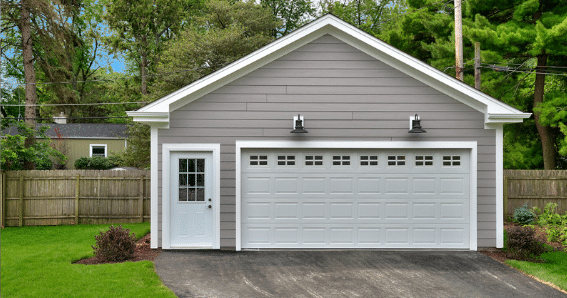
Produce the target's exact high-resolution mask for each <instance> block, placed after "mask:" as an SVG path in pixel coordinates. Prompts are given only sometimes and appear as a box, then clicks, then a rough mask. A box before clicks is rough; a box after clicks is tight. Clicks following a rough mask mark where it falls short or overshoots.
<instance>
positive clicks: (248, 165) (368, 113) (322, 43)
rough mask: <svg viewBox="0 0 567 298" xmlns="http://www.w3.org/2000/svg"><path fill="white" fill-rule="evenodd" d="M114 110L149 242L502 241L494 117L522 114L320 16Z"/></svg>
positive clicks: (237, 245)
mask: <svg viewBox="0 0 567 298" xmlns="http://www.w3.org/2000/svg"><path fill="white" fill-rule="evenodd" d="M298 114H300V115H301V116H300V117H299V118H300V119H299V120H301V119H303V120H304V122H303V123H298V124H304V127H305V130H307V131H308V133H295V132H297V131H301V127H295V125H296V120H297V118H298ZM416 114H418V115H419V118H420V119H421V127H422V129H423V130H425V131H426V132H422V133H408V131H409V130H410V128H412V127H411V123H412V120H414V119H415V115H416ZM128 115H130V116H132V117H134V120H135V121H138V122H142V123H146V124H149V125H151V127H152V129H151V138H152V139H151V141H152V143H151V155H152V164H151V171H152V178H151V179H152V180H151V185H152V193H151V202H152V203H151V208H152V209H151V223H152V225H151V233H152V240H151V241H152V242H151V247H152V248H157V247H163V248H164V249H193V248H201V249H203V248H209V249H219V248H220V249H236V250H241V249H263V248H290V249H291V248H299V249H301V248H404V249H405V248H430V249H444V248H449V249H468V250H477V249H478V248H479V247H502V246H503V206H502V204H503V203H502V191H503V186H502V179H503V167H502V154H503V153H502V142H503V125H504V124H505V123H514V122H522V121H523V119H525V118H527V117H529V116H530V114H529V113H523V112H521V111H519V110H517V109H515V108H513V107H510V106H508V105H506V104H504V103H502V102H500V101H498V100H496V99H494V98H492V97H490V96H488V95H487V94H485V93H482V92H480V91H478V90H475V89H474V88H471V87H470V86H468V85H466V84H464V83H462V82H460V81H458V80H456V79H454V78H452V77H450V76H448V75H446V74H444V73H443V72H440V71H438V70H437V69H435V68H433V67H431V66H429V65H427V64H425V63H424V62H422V61H419V60H417V59H415V58H413V57H411V56H410V55H408V54H406V53H403V52H401V51H399V50H397V49H395V48H393V47H392V46H390V45H388V44H386V43H384V42H382V41H380V40H378V39H376V38H375V37H373V36H371V35H369V34H366V33H365V32H363V31H361V30H359V29H357V28H355V27H354V26H351V25H349V24H347V23H345V22H343V21H341V20H340V19H338V18H336V17H334V16H331V15H327V16H324V17H322V18H320V19H318V20H316V21H314V22H312V23H310V24H308V25H306V26H304V27H302V28H300V29H298V30H296V31H295V32H293V33H291V34H289V35H287V36H285V37H282V38H280V39H278V40H276V41H274V42H273V43H271V44H269V45H267V46H265V47H263V48H261V49H259V50H257V51H255V52H253V53H251V54H250V55H248V56H246V57H244V58H242V59H240V60H238V61H236V62H234V63H232V64H230V65H228V66H227V67H225V68H223V69H221V70H219V71H217V72H215V73H213V74H211V75H209V76H207V77H204V78H202V79H200V80H198V81H196V82H194V83H192V84H190V85H188V86H186V87H184V88H182V89H179V90H178V91H176V92H174V93H172V94H169V95H167V96H165V97H163V98H161V99H159V100H157V101H155V102H153V103H151V104H149V105H147V106H145V107H143V108H141V109H139V110H137V111H132V112H128ZM415 124H417V123H415ZM296 128H297V130H296ZM292 129H293V130H294V131H292ZM290 131H291V132H290Z"/></svg>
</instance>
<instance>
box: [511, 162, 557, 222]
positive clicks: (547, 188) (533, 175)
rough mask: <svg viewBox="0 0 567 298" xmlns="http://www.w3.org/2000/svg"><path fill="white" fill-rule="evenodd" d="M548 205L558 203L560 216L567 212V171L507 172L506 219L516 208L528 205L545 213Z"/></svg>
mask: <svg viewBox="0 0 567 298" xmlns="http://www.w3.org/2000/svg"><path fill="white" fill-rule="evenodd" d="M548 203H556V204H557V211H558V212H559V214H565V212H567V171H565V170H505V171H504V218H505V219H507V218H509V217H511V216H513V214H514V210H515V209H516V208H519V207H521V206H522V205H524V204H528V207H529V208H532V207H538V208H539V209H540V210H542V211H543V208H545V205H547V204H548Z"/></svg>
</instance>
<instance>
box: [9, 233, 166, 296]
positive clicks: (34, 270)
mask: <svg viewBox="0 0 567 298" xmlns="http://www.w3.org/2000/svg"><path fill="white" fill-rule="evenodd" d="M109 226H110V225H80V226H40V227H21V228H4V229H2V232H1V233H2V234H1V237H2V239H1V241H2V242H1V243H2V245H1V253H2V254H1V256H2V257H1V267H2V279H1V289H2V297H175V294H174V293H173V292H172V291H171V290H169V289H168V288H166V287H165V286H164V285H163V284H162V282H161V280H160V279H159V277H158V275H157V274H156V272H155V269H154V264H153V263H152V262H150V261H142V262H125V263H119V264H101V265H80V264H72V262H74V261H77V260H80V259H83V258H87V257H91V256H93V249H92V248H91V245H94V244H95V239H94V236H95V235H98V234H99V232H100V231H105V230H107V229H108V227H109ZM122 226H123V227H124V228H126V229H130V230H131V232H133V233H135V234H136V238H138V239H139V238H140V237H142V236H143V235H145V234H147V233H148V232H149V230H150V224H149V223H140V224H123V225H122Z"/></svg>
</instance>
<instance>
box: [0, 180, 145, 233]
mask: <svg viewBox="0 0 567 298" xmlns="http://www.w3.org/2000/svg"><path fill="white" fill-rule="evenodd" d="M0 178H1V183H0V185H1V188H2V189H1V192H0V196H1V205H0V208H1V210H0V216H1V220H0V221H1V223H2V226H4V227H14V226H20V227H21V226H40V225H72V224H107V223H132V222H148V221H150V171H142V170H140V171H95V170H61V171H8V172H2V173H1V176H0Z"/></svg>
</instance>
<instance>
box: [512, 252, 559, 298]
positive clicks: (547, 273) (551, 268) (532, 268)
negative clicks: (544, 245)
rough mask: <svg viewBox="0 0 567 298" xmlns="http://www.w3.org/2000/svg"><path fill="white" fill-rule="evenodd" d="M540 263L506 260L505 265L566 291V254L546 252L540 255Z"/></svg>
mask: <svg viewBox="0 0 567 298" xmlns="http://www.w3.org/2000/svg"><path fill="white" fill-rule="evenodd" d="M541 260H542V261H543V262H541V263H532V262H526V261H516V260H508V261H506V264H508V265H510V266H512V267H515V268H517V269H519V270H520V271H522V272H524V273H525V274H528V275H530V276H535V277H537V278H539V279H540V280H543V281H546V282H549V283H552V284H554V285H556V286H557V287H559V288H560V289H562V290H563V291H567V266H565V264H567V253H566V252H561V251H555V252H548V253H544V254H542V255H541Z"/></svg>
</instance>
